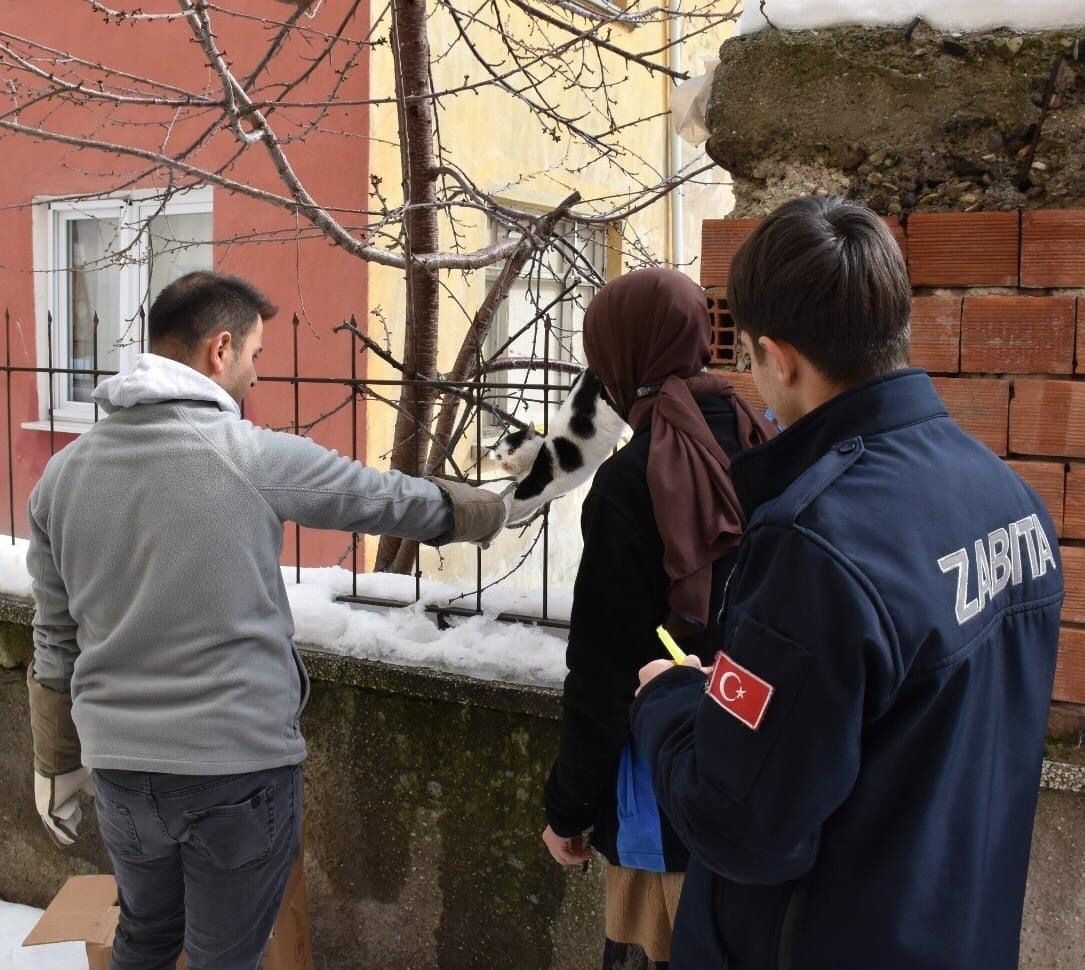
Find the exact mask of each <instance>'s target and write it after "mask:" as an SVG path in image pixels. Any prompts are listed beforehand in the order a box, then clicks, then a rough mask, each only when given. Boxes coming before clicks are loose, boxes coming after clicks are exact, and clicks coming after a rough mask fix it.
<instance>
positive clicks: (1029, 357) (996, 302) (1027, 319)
mask: <svg viewBox="0 0 1085 970" xmlns="http://www.w3.org/2000/svg"><path fill="white" fill-rule="evenodd" d="M961 370H962V371H971V372H973V373H976V372H978V373H983V374H1007V373H1010V374H1072V373H1073V370H1074V298H1073V297H1069V296H969V297H965V301H964V317H963V318H962V322H961Z"/></svg>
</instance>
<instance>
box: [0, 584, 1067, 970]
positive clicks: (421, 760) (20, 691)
mask: <svg viewBox="0 0 1085 970" xmlns="http://www.w3.org/2000/svg"><path fill="white" fill-rule="evenodd" d="M28 613H29V610H28V608H27V607H26V605H25V604H21V603H17V602H15V603H13V601H10V600H9V601H3V600H0V618H2V619H4V620H6V622H0V719H2V721H3V723H4V724H5V725H7V729H6V730H5V731H4V733H3V735H2V736H0V777H2V778H3V780H4V789H5V798H4V799H3V800H0V898H3V899H8V900H13V901H17V902H25V903H31V904H35V905H39V906H41V905H43V904H45V903H46V902H47V901H48V900H49V898H50V897H51V896H52V895H53V894H54V893H55V892H56V890H57V889H58V888H59V887H60V885H61V884H62V883H63V881H64V879H65V878H66V877H67V876H68V875H69V874H73V873H87V872H98V871H107V870H108V868H109V863H108V860H107V858H106V856H105V853H104V851H103V849H102V846H101V844H100V842H99V840H98V838H97V833H96V831H95V822H94V819H93V809H92V810H91V816H92V817H91V818H89V819H88V820H87V825H86V829H85V830H84V838H83V839H82V840H81V841H80V843H79V844H78V845H77V846H76V847H75V848H74V849H73V850H71V851H69V852H62V851H60V850H58V849H56V848H54V847H53V845H52V843H51V842H49V840H48V839H47V838H46V836H45V834H44V831H43V830H42V827H41V823H40V821H39V819H38V818H37V816H36V814H35V812H34V808H33V800H32V792H31V772H30V766H31V761H32V756H31V741H30V730H29V724H28V714H27V710H26V689H25V685H24V680H25V676H26V672H25V669H24V668H25V664H26V662H27V660H28V658H29V656H30V643H29V630H28V628H27V626H26V624H27V622H28ZM11 621H14V622H11ZM306 662H307V664H308V665H309V669H310V673H311V674H312V677H313V696H312V700H311V702H310V704H309V707H308V709H307V711H306V714H305V719H304V727H305V733H306V737H307V739H308V741H309V750H310V757H309V761H308V762H307V764H306V798H305V804H306V819H307V821H306V879H307V881H308V890H309V899H310V909H311V918H312V923H313V939H314V947H315V953H316V958H317V966H318V967H320V968H322V970H323V968H330V970H338V968H345V967H352V966H354V967H367V966H371V965H375V966H381V967H388V968H396V970H400V968H402V970H494V968H505V967H516V968H517V970H588V968H591V970H594V968H595V967H596V966H598V964H599V954H600V948H601V944H602V917H601V909H600V902H601V887H600V876H601V875H602V867H601V865H600V864H599V863H596V864H594V865H593V867H592V869H591V870H590V871H589V872H588V873H586V874H585V873H582V872H580V871H579V870H571V871H563V870H561V869H559V868H558V867H557V866H556V865H554V864H553V863H552V862H551V861H550V859H549V856H548V855H547V854H546V852H545V849H544V848H543V846H542V843H541V842H540V841H539V832H540V830H541V828H542V824H543V821H542V817H541V812H540V808H539V806H540V803H541V790H542V785H543V782H544V780H545V777H546V772H547V770H548V768H549V765H550V761H551V758H552V757H553V754H554V751H555V748H556V744H557V730H558V724H557V714H558V698H557V695H556V692H554V691H546V690H538V689H532V688H524V687H515V686H511V685H507V684H493V683H482V682H475V681H468V680H465V679H463V678H458V677H450V676H447V675H440V674H437V673H434V672H432V671H425V670H406V669H401V668H394V667H388V666H385V665H380V664H373V663H367V662H364V661H357V660H352V659H347V658H340V657H329V656H327V655H322V654H315V653H307V654H306ZM1045 785H1046V786H1047V787H1045V788H1044V790H1043V791H1042V792H1041V795H1040V808H1039V811H1038V814H1037V821H1036V835H1035V841H1034V846H1033V861H1032V869H1031V874H1030V883H1029V892H1028V898H1027V902H1026V916H1025V927H1024V931H1023V934H1022V960H1021V966H1022V967H1023V968H1025V970H1080V968H1081V967H1082V966H1085V932H1083V930H1085V769H1082V768H1075V767H1072V766H1065V765H1056V764H1052V763H1048V764H1047V765H1046V766H1045Z"/></svg>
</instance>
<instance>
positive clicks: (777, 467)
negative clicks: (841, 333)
mask: <svg viewBox="0 0 1085 970" xmlns="http://www.w3.org/2000/svg"><path fill="white" fill-rule="evenodd" d="M946 413H947V412H946V408H945V405H944V404H943V403H942V401H941V399H940V398H939V397H938V394H937V392H936V391H935V390H934V385H933V384H932V383H931V379H930V378H929V377H928V376H927V373H926V371H924V370H921V369H920V368H907V369H904V370H898V371H893V372H892V373H890V374H883V375H882V376H880V377H875V378H872V379H871V380H869V381H865V382H863V383H862V384H858V385H856V386H855V387H852V388H849V389H848V390H846V391H844V392H843V393H841V394H838V395H837V396H836V397H834V398H832V399H831V400H829V401H826V402H825V403H824V404H822V405H821V406H820V407H818V408H816V409H815V410H813V411H811V412H810V413H809V414H806V415H803V417H801V418H799V420H798V421H796V422H795V423H794V424H793V425H791V426H790V427H788V428H787V429H786V430H784V431H783V432H782V433H781V434H780V435H778V436H777V437H775V438H773V439H772V440H771V441H767V442H765V444H763V445H758V446H757V447H756V448H750V449H749V450H747V451H744V452H741V453H740V454H738V455H736V456H735V458H734V460H733V461H732V463H731V476H732V480H733V481H734V485H735V492H736V493H737V495H738V497H739V501H740V502H741V503H742V508H743V511H744V512H745V514H746V517H747V518H749V517H750V516H751V515H752V514H753V512H754V510H755V509H756V508H757V507H758V506H759V505H763V504H764V503H765V502H768V501H770V500H771V499H774V498H776V497H777V496H778V495H780V494H781V493H782V492H783V491H784V489H786V488H787V487H788V486H789V485H790V484H791V483H792V482H793V481H795V479H796V478H798V477H799V476H800V475H801V474H802V473H803V472H804V471H806V469H808V468H809V467H810V466H811V465H813V464H814V462H816V461H817V460H818V459H819V458H820V457H821V456H822V455H824V454H825V453H826V452H827V451H828V450H829V449H830V448H832V447H833V445H835V444H837V443H838V442H840V441H843V440H844V439H846V438H854V437H863V436H868V435H873V434H878V433H879V432H883V431H889V430H891V429H892V428H899V427H901V426H903V425H906V424H912V423H914V422H916V421H921V420H923V419H925V418H930V417H935V416H939V415H945V414H946Z"/></svg>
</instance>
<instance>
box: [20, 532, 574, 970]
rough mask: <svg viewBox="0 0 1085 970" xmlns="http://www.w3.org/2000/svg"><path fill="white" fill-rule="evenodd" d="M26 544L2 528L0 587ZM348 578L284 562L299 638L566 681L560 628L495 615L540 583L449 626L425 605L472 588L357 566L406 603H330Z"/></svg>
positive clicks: (520, 679) (374, 656) (26, 583)
mask: <svg viewBox="0 0 1085 970" xmlns="http://www.w3.org/2000/svg"><path fill="white" fill-rule="evenodd" d="M26 549H27V541H26V540H25V539H16V540H15V544H14V545H12V543H11V538H10V537H9V536H0V592H3V593H8V594H10V595H13V596H22V597H29V596H30V595H31V587H30V576H29V574H28V572H27V569H26ZM352 578H353V577H352V574H351V573H350V572H349V571H347V570H346V569H340V568H338V567H330V568H325V569H302V571H301V584H300V585H299V584H297V583H296V582H295V570H294V568H293V567H292V566H288V567H283V579H284V581H285V582H286V591H287V596H288V597H289V599H290V609H291V611H292V612H293V614H294V625H295V631H296V632H295V640H296V641H297V642H298V643H299V644H301V645H302V646H306V647H313V648H315V649H317V650H325V651H328V652H330V653H339V654H345V655H346V656H349V657H359V658H363V659H366V660H376V661H380V662H383V663H390V664H399V665H402V666H405V667H431V668H433V669H435V670H441V671H444V672H447V673H454V674H461V675H463V676H465V677H474V678H476V679H479V680H501V681H508V682H510V683H514V684H532V685H536V686H543V687H557V686H560V685H561V683H562V681H564V679H565V673H566V668H565V647H566V641H565V638H564V637H563V636H561V635H560V633H559V632H557V631H554V630H553V629H550V630H548V629H547V628H545V627H538V626H528V625H524V624H519V623H506V622H503V621H498V620H497V619H496V617H497V615H498V614H499V613H516V614H520V615H521V616H541V615H542V591H541V590H521V589H509V588H503V587H501V586H495V587H494V588H493V589H488V590H485V591H484V593H483V595H482V610H483V614H484V615H482V616H472V617H463V618H457V617H449V618H448V624H449V627H450V628H449V629H447V630H441V629H439V628H438V626H437V620H436V617H435V616H434V615H433V614H432V613H427V612H426V610H425V607H426V606H429V605H442V606H443V605H451V606H460V607H466V608H468V609H474V608H475V606H476V600H475V593H474V590H473V589H471V590H470V591H469V592H468V593H467V594H466V595H464V589H463V587H462V586H455V585H451V584H449V583H437V582H433V581H430V580H423V582H422V589H421V594H422V595H421V599H420V600H419V602H418V603H414V602H413V601H414V599H415V593H416V587H415V581H414V577H412V576H399V575H393V574H388V573H361V574H359V575H358V594H359V595H361V596H368V597H372V598H375V599H384V600H393V601H395V602H398V603H405V604H410V605H406V606H396V607H390V608H384V607H369V608H352V607H351V606H348V605H347V604H345V603H336V602H335V597H336V596H338V595H342V594H347V593H350V592H351V591H352ZM572 598H573V597H572V590H570V589H567V588H556V589H551V590H550V591H549V595H548V597H547V612H548V615H549V616H550V617H551V618H554V619H561V620H568V618H569V612H570V610H571V608H572ZM0 970H3V968H2V967H0Z"/></svg>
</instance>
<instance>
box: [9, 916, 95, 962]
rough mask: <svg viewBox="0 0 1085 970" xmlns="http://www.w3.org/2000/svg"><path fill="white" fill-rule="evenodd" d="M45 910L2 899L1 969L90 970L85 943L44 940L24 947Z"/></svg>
mask: <svg viewBox="0 0 1085 970" xmlns="http://www.w3.org/2000/svg"><path fill="white" fill-rule="evenodd" d="M41 914H42V910H40V909H35V908H34V907H33V906H22V905H20V904H19V903H5V902H4V901H3V900H0V970H87V947H86V944H85V943H82V942H76V943H44V944H42V945H41V946H31V947H27V948H26V949H24V948H23V940H25V939H26V937H27V934H29V933H30V931H31V930H32V929H33V928H34V924H35V923H37V922H38V920H39V919H41Z"/></svg>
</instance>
